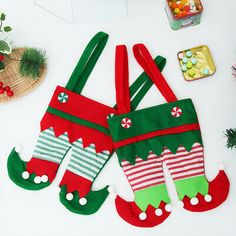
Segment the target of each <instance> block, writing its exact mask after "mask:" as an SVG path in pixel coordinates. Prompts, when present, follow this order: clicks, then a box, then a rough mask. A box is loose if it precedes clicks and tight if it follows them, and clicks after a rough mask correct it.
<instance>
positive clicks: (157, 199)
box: [135, 184, 170, 212]
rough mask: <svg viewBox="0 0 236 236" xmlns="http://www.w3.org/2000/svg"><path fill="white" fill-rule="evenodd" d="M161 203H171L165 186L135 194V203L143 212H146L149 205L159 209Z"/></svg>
mask: <svg viewBox="0 0 236 236" xmlns="http://www.w3.org/2000/svg"><path fill="white" fill-rule="evenodd" d="M161 201H164V202H165V203H170V198H169V196H168V192H167V189H166V185H165V184H160V185H158V186H152V187H150V188H146V189H142V190H139V191H136V192H135V203H136V204H137V205H138V207H139V208H140V209H141V210H142V211H144V212H145V211H146V209H147V207H148V205H149V204H150V205H152V206H153V207H155V208H158V206H159V205H160V203H161Z"/></svg>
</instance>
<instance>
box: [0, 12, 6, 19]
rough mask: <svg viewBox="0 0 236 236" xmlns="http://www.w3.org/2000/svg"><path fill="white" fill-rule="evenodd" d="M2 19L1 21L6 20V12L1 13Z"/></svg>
mask: <svg viewBox="0 0 236 236" xmlns="http://www.w3.org/2000/svg"><path fill="white" fill-rule="evenodd" d="M0 20H1V21H4V20H6V14H5V13H2V14H1V16H0Z"/></svg>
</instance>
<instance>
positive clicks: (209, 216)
mask: <svg viewBox="0 0 236 236" xmlns="http://www.w3.org/2000/svg"><path fill="white" fill-rule="evenodd" d="M202 2H203V4H204V7H205V12H204V14H203V17H202V23H201V24H200V25H198V26H195V27H192V28H188V29H185V30H180V31H177V32H175V31H172V30H171V29H170V27H169V24H168V21H167V17H166V15H165V12H164V9H163V8H164V0H163V1H162V0H155V1H154V0H136V1H135V0H132V1H130V3H129V6H130V16H129V17H128V18H127V19H120V20H113V21H110V22H109V21H97V22H89V23H82V24H75V25H72V24H68V23H66V22H64V21H62V20H60V19H58V18H56V17H54V16H52V15H50V14H48V13H47V12H46V11H43V10H42V9H40V8H38V7H35V6H34V5H33V1H32V0H21V1H19V0H7V1H1V9H2V10H3V11H5V12H6V13H7V19H8V22H9V24H10V25H12V26H13V28H14V30H13V31H12V33H11V34H10V39H11V40H12V41H13V42H14V46H34V47H41V48H45V49H46V50H47V55H48V73H47V76H46V79H45V81H44V82H43V83H42V84H41V85H40V86H39V87H38V88H37V89H36V90H35V91H33V92H32V93H30V94H29V95H27V96H25V97H22V98H20V99H18V100H16V101H14V102H10V103H5V104H1V105H0V236H52V235H55V236H79V235H81V236H92V235H99V236H109V235H113V236H118V235H119V236H120V235H129V236H139V235H140V236H141V235H144V234H146V235H149V236H154V235H160V236H172V235H175V236H185V235H186V236H187V235H188V236H189V235H191V236H205V235H207V236H222V235H232V236H233V235H236V224H235V220H236V186H235V184H236V150H227V149H226V147H225V144H226V139H225V137H224V136H223V131H224V130H225V129H226V128H230V127H236V111H235V110H236V95H235V94H236V81H235V80H234V79H233V78H232V76H231V72H230V67H231V65H232V64H233V63H235V62H236V44H235V42H236V33H235V32H236V30H235V28H234V26H235V24H234V23H235V22H236V15H235V8H236V1H235V0H228V1H227V3H226V4H224V3H223V2H224V1H222V0H214V1H213V0H211V1H207V0H203V1H202ZM100 30H103V31H105V32H107V33H109V34H110V40H109V43H108V45H107V47H106V49H105V51H104V53H103V55H102V57H101V59H100V60H99V62H98V64H97V66H96V68H95V70H94V72H93V74H92V75H91V77H90V80H89V81H88V83H87V85H86V88H85V89H84V91H83V94H84V95H86V96H89V97H90V98H93V99H96V100H98V101H100V102H103V103H105V104H108V105H113V104H114V103H115V89H114V70H113V68H114V48H115V45H116V44H123V43H125V44H127V46H128V47H129V52H130V81H133V80H134V78H136V77H137V76H138V75H139V74H140V72H141V68H140V67H139V66H138V65H137V63H136V62H135V60H134V58H133V56H132V54H131V47H132V45H133V44H134V43H137V42H143V43H145V44H146V45H147V46H148V48H149V49H150V51H151V54H152V55H153V56H155V55H157V54H161V55H163V56H165V57H166V58H167V65H166V68H165V70H164V75H165V76H166V78H167V80H168V82H169V84H170V85H171V87H172V88H173V89H174V91H175V93H176V94H177V96H178V98H186V97H191V98H192V99H193V101H194V103H195V106H196V110H197V112H198V116H199V120H200V123H201V128H202V134H203V140H204V143H205V165H206V174H207V177H208V178H209V179H212V178H214V177H215V175H216V174H217V171H218V167H219V163H222V162H223V163H225V168H226V171H227V173H228V175H229V178H230V181H231V189H230V194H229V197H228V199H227V201H226V202H225V204H223V205H221V206H220V207H219V208H217V209H215V210H213V211H210V212H206V213H191V212H187V211H185V210H183V209H181V208H179V207H177V205H176V202H177V196H176V193H175V191H174V189H173V183H171V182H169V183H168V186H169V187H170V189H171V191H170V195H171V198H172V200H173V203H174V208H173V212H172V214H171V216H170V217H169V218H168V219H167V220H166V221H165V222H164V223H163V224H161V225H160V226H157V227H155V228H151V229H141V228H136V227H133V226H130V225H129V224H127V223H126V222H124V221H123V220H122V219H121V218H120V217H119V216H118V214H117V213H116V210H115V206H114V201H113V200H112V199H111V198H108V199H107V201H106V202H105V204H104V205H103V206H102V207H101V209H100V210H99V211H98V212H97V213H96V214H94V215H91V216H81V215H76V214H73V213H70V212H69V211H67V210H66V209H65V208H64V207H63V205H62V204H61V203H60V202H59V197H58V183H59V181H60V177H61V175H62V172H63V171H64V168H63V167H62V169H61V170H60V173H59V175H58V178H57V179H56V181H55V182H54V183H53V184H52V185H51V186H50V187H49V188H47V189H44V190H42V191H38V192H30V191H26V190H23V189H21V188H19V187H17V186H16V185H14V184H13V183H12V182H11V181H10V180H9V178H8V175H7V168H6V163H7V156H8V154H9V153H10V151H11V149H12V147H13V146H15V145H18V144H20V145H22V147H23V148H24V149H23V151H22V152H21V154H22V158H24V160H29V159H30V157H31V154H32V151H33V148H34V144H35V141H36V138H37V135H38V132H39V122H40V119H41V117H42V115H43V114H44V112H45V109H46V108H47V105H48V102H49V99H50V98H51V95H52V93H53V90H54V88H55V86H56V85H58V84H59V85H62V86H64V85H65V84H66V82H67V79H68V77H69V76H70V73H71V72H72V70H73V68H74V66H75V64H76V62H77V60H78V58H79V57H80V54H81V52H82V51H83V49H84V47H85V45H86V43H87V42H88V41H89V39H90V38H91V37H92V36H93V35H94V34H95V33H96V32H98V31H100ZM202 44H206V45H208V46H209V47H210V49H211V51H212V54H213V57H214V60H215V64H216V67H217V72H216V74H215V75H214V76H213V77H210V78H208V79H203V80H199V81H195V82H191V83H188V82H186V81H185V80H184V79H183V77H182V74H181V72H180V69H179V65H178V62H177V59H176V53H177V52H178V51H179V50H181V49H186V48H190V47H194V46H198V45H202ZM163 102H164V100H163V98H161V97H160V94H159V93H158V92H157V90H156V88H154V87H153V88H152V89H151V91H150V92H149V94H148V95H147V96H146V97H145V99H144V100H143V102H142V104H141V105H140V108H141V107H142V108H143V107H148V106H151V105H154V104H157V103H163ZM105 184H111V185H113V186H114V188H115V190H116V191H117V193H119V194H120V195H121V196H122V197H124V198H125V199H127V200H132V199H133V194H132V191H131V189H130V187H129V185H128V182H127V180H126V178H125V176H124V174H123V173H122V171H121V169H120V167H119V165H118V162H117V157H116V156H115V155H114V156H113V157H112V158H111V160H110V162H109V163H108V164H107V166H106V167H105V168H104V170H103V172H102V173H101V175H100V177H99V178H98V179H97V180H96V183H95V184H94V189H98V188H100V187H102V186H104V185H105Z"/></svg>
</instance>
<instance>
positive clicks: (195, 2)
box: [165, 0, 203, 30]
mask: <svg viewBox="0 0 236 236" xmlns="http://www.w3.org/2000/svg"><path fill="white" fill-rule="evenodd" d="M165 10H166V14H167V17H168V20H169V23H170V26H171V28H172V29H173V30H179V29H183V28H186V27H189V26H193V25H197V24H200V22H201V16H202V12H203V6H202V3H201V1H200V0H166V6H165Z"/></svg>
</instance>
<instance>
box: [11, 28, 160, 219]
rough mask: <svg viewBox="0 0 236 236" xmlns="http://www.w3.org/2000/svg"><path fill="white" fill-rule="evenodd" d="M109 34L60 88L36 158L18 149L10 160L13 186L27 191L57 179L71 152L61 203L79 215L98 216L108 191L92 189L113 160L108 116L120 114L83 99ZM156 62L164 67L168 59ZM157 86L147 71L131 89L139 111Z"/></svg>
mask: <svg viewBox="0 0 236 236" xmlns="http://www.w3.org/2000/svg"><path fill="white" fill-rule="evenodd" d="M107 39H108V35H107V34H105V33H103V32H100V33H98V34H97V35H95V36H94V38H93V39H92V40H91V41H90V42H89V44H88V45H87V47H86V49H85V51H84V53H83V54H82V56H81V58H80V60H79V62H78V64H77V66H76V68H75V70H74V72H73V73H72V76H71V78H70V80H69V82H68V84H67V85H66V87H65V88H63V87H60V86H58V87H57V88H56V90H55V92H54V94H53V97H52V99H51V101H50V103H49V106H48V109H47V111H46V113H45V115H44V117H43V119H42V121H41V132H40V134H39V137H38V140H37V143H36V146H35V150H34V153H33V157H32V159H31V160H30V161H29V162H23V161H22V160H21V159H20V157H19V154H18V153H17V152H16V150H15V149H13V150H12V152H11V154H10V156H9V159H8V173H9V176H10V178H11V179H12V181H13V182H15V183H16V184H17V185H18V186H20V187H22V188H25V189H28V190H39V189H43V188H45V187H47V186H49V185H50V184H51V183H52V181H53V180H54V178H55V176H56V174H57V171H58V168H59V166H60V164H61V162H62V161H63V158H64V156H65V155H66V154H67V152H68V151H69V150H70V149H71V153H72V155H71V159H70V161H69V164H68V167H67V170H66V172H65V174H64V176H63V178H62V180H61V183H60V187H61V192H60V201H61V202H62V204H63V205H64V206H65V207H66V208H67V209H69V210H70V211H72V212H74V213H78V214H86V215H88V214H92V213H94V212H96V211H97V210H98V209H99V208H100V207H101V205H102V204H103V202H104V201H105V199H106V197H107V195H108V187H105V188H103V189H101V190H99V191H91V187H92V184H93V182H94V180H95V179H96V177H97V176H98V174H99V173H100V171H101V170H102V168H103V167H104V165H105V164H106V162H107V161H108V160H109V158H110V156H111V154H112V151H113V144H112V139H111V137H110V133H109V130H108V123H107V117H108V116H110V114H116V113H117V110H116V109H115V108H111V107H108V106H106V105H103V104H101V103H98V102H96V101H94V100H91V99H89V98H86V97H84V96H82V95H81V91H82V89H83V87H84V85H85V83H86V81H87V79H88V77H89V75H90V73H91V72H92V69H93V67H94V66H95V64H96V62H97V60H98V58H99V56H100V54H101V52H102V51H103V49H104V47H105V45H106V42H107ZM155 63H156V64H157V65H158V66H159V67H160V69H162V68H163V67H164V65H165V59H164V58H162V57H160V56H159V57H157V58H156V60H155ZM151 86H152V83H151V82H150V80H149V79H148V76H147V75H146V74H145V73H143V74H142V75H141V76H140V77H139V78H138V79H137V80H136V81H135V82H134V84H133V85H132V86H131V88H130V93H131V95H134V94H137V95H136V96H135V97H134V100H133V106H134V107H136V106H137V105H138V103H139V102H140V100H141V99H142V98H143V96H144V95H145V94H146V92H147V91H148V90H149V89H150V87H151Z"/></svg>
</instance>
